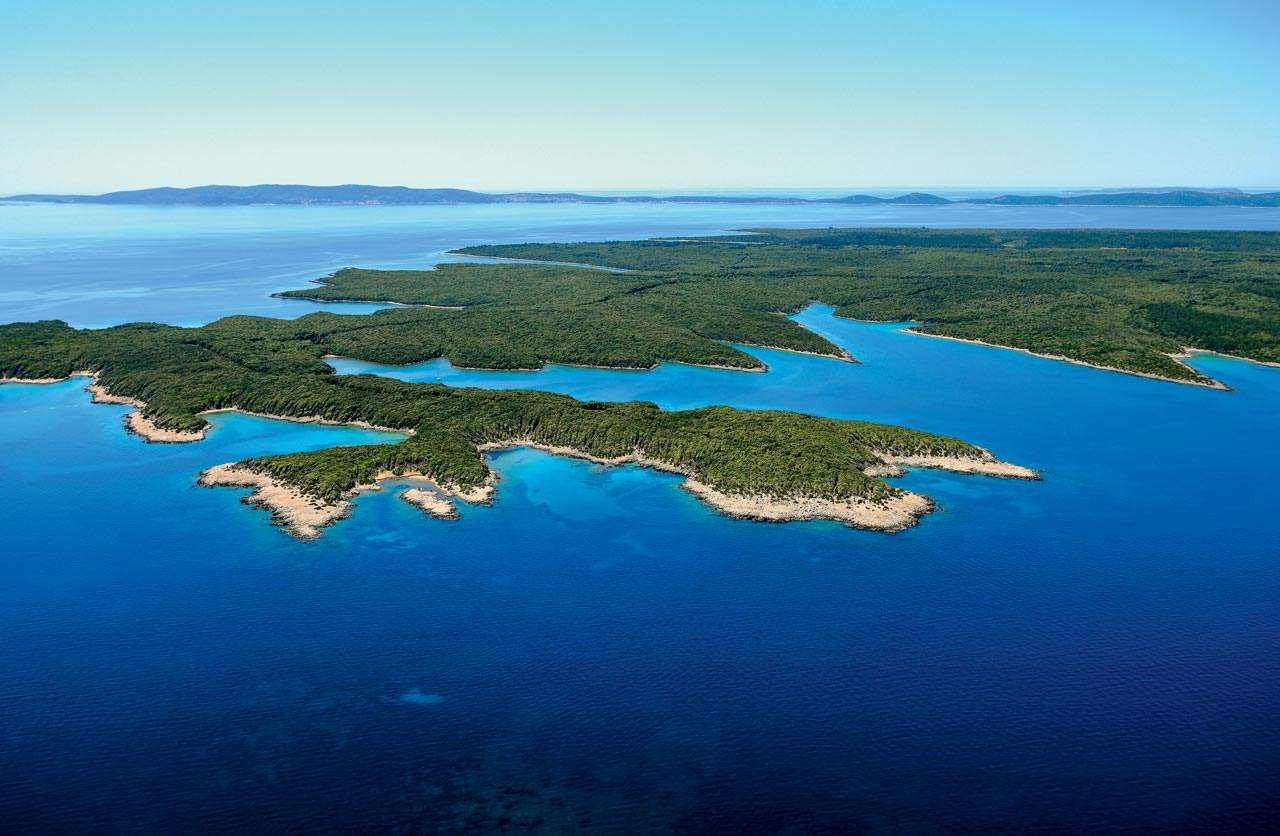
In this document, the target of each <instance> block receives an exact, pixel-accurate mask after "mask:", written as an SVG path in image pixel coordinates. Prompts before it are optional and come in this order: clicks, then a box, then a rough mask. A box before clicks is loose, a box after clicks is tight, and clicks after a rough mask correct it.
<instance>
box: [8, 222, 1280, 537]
mask: <svg viewBox="0 0 1280 836" xmlns="http://www.w3.org/2000/svg"><path fill="white" fill-rule="evenodd" d="M461 252H462V253H463V254H466V255H471V256H482V257H490V258H505V259H521V260H523V261H518V262H510V261H508V262H503V263H484V262H481V261H475V262H466V263H451V264H444V265H440V266H439V267H438V268H436V269H433V270H423V271H375V270H364V269H356V268H350V269H346V270H342V271H339V272H338V273H336V274H334V275H332V276H329V277H326V278H323V279H320V280H318V283H317V284H316V285H315V286H313V287H310V288H306V289H302V290H295V291H289V292H287V293H284V294H281V295H285V296H294V297H303V298H308V299H313V300H330V301H336V300H351V299H361V300H374V301H386V302H394V303H399V305H401V307H396V308H392V309H388V310H383V311H378V312H375V313H372V314H365V315H352V316H343V315H336V314H330V313H323V312H322V313H314V314H310V315H307V316H303V317H301V318H299V319H297V320H277V319H268V318H261V317H244V316H235V317H228V318H226V319H222V320H219V321H217V322H214V323H211V324H209V325H206V326H203V327H199V328H180V327H175V326H168V325H157V324H150V323H135V324H129V325H122V326H117V327H113V328H106V329H100V330H78V329H74V328H71V327H70V326H68V325H67V324H66V323H63V322H59V321H44V322H36V323H18V324H12V325H5V326H0V379H3V380H4V381H5V382H39V381H51V380H58V379H64V378H66V377H68V376H70V375H76V374H82V375H89V376H92V377H93V378H94V383H93V385H92V386H91V389H92V390H93V391H94V393H95V397H96V398H97V399H99V400H106V401H112V402H117V403H128V404H132V405H134V406H135V407H137V410H136V411H135V412H133V413H131V414H130V415H129V416H128V422H129V426H130V427H131V428H132V429H133V430H134V431H136V432H138V433H139V434H141V435H143V436H144V437H147V438H149V439H151V440H154V441H170V442H176V441H193V440H198V439H199V438H201V437H202V436H203V433H204V432H205V430H206V429H207V424H208V422H207V420H206V418H205V415H206V414H207V413H209V412H212V411H218V410H226V409H235V410H241V411H245V412H251V413H257V414H262V415H269V416H275V417H282V418H287V419H290V420H309V421H326V422H335V423H354V424H361V425H368V426H373V427H380V428H386V429H391V430H396V431H400V432H404V433H406V434H407V438H406V439H405V440H404V441H402V442H400V443H398V444H391V445H368V446H351V447H334V448H330V449H327V450H320V451H316V452H310V453H298V454H292V455H281V456H269V457H263V458H255V459H249V460H246V461H243V462H237V463H230V464H226V465H220V466H219V467H215V468H211V469H210V470H208V471H206V472H205V473H204V474H203V475H202V477H201V478H202V481H203V482H204V483H206V484H232V485H243V486H248V487H252V488H254V489H255V493H254V494H253V497H252V499H253V501H256V502H259V503H261V504H264V505H266V506H267V507H269V508H270V509H271V510H272V511H273V512H274V513H275V514H276V516H277V517H278V518H279V519H280V521H281V522H283V523H284V524H285V525H286V526H287V527H288V528H289V530H291V531H292V532H294V533H296V534H299V535H302V536H311V535H314V534H316V533H318V531H319V530H320V528H322V527H323V526H324V525H326V524H327V523H329V522H331V521H333V520H334V519H337V518H339V517H341V516H342V515H343V514H345V513H346V512H347V510H348V509H349V501H350V499H351V497H352V496H353V495H354V494H355V493H357V492H358V491H360V490H364V489H367V488H369V487H371V486H376V485H377V484H378V483H379V482H380V481H382V480H385V479H391V478H398V477H413V478H418V479H422V480H425V481H427V482H430V483H431V486H432V489H431V490H424V489H422V488H416V489H413V490H411V491H408V492H406V494H405V496H406V499H408V500H409V501H412V502H414V503H415V504H417V505H419V507H421V508H422V509H423V510H424V511H426V512H428V513H432V514H436V515H438V516H452V515H453V514H454V512H455V509H454V506H453V503H452V502H451V500H450V498H457V499H462V500H464V501H470V502H483V501H487V500H488V499H489V498H490V497H491V496H492V494H493V484H494V479H495V477H494V474H493V472H492V471H491V469H490V467H489V465H488V462H487V460H486V458H485V452H486V451H488V450H492V449H496V448H501V447H508V446H515V445H530V446H536V447H541V448H544V449H548V450H551V451H553V452H557V453H563V454H567V455H574V456H579V457H582V458H587V459H591V460H594V461H602V462H608V463H622V462H636V463H639V464H642V465H645V466H649V467H654V468H658V469H662V470H667V471H671V472H675V473H679V474H682V475H684V476H685V477H687V479H686V482H685V486H686V487H688V488H689V489H690V490H691V491H693V492H694V493H695V494H696V495H698V496H699V497H700V498H701V499H703V500H704V501H706V502H708V503H709V504H710V505H712V506H713V507H715V508H717V509H719V510H721V511H724V512H726V513H729V514H733V515H737V516H742V517H750V518H756V519H767V520H787V519H813V518H829V519H836V520H840V521H842V522H845V523H847V524H849V525H853V526H857V527H863V528H872V529H882V530H898V529H901V528H904V527H907V526H909V525H912V524H913V523H914V522H915V521H916V520H917V519H918V518H919V517H920V516H921V515H923V514H924V513H927V512H928V511H929V510H930V508H931V503H930V502H929V500H928V499H927V498H926V497H922V496H919V495H916V494H912V493H909V492H907V491H904V490H902V489H900V488H897V487H894V486H891V485H890V484H888V483H886V482H885V481H883V478H884V477H887V476H892V475H895V474H896V473H898V472H900V468H901V467H902V466H931V467H941V468H946V469H951V470H955V471H959V472H966V473H985V474H988V475H993V476H1004V477H1015V478H1035V475H1036V474H1035V473H1034V472H1033V471H1031V470H1028V469H1027V468H1024V467H1019V466H1017V465H1012V464H1008V463H1004V462H1000V461H998V460H997V459H996V458H995V457H994V456H992V455H991V454H990V453H989V452H987V451H986V450H984V449H982V448H980V447H977V446H975V445H973V444H970V443H967V442H965V441H961V440H958V439H954V438H948V437H945V436H939V435H933V434H929V433H923V432H918V431H915V430H910V429H905V428H900V427H892V426H886V425H879V424H870V423H865V422H859V421H847V420H833V419H826V418H818V417H813V416H807V415H799V414H795V413H786V412H774V411H755V410H739V409H732V408H729V407H707V408H703V409H695V410H686V411H673V412H667V411H663V410H660V409H659V408H658V407H657V406H655V405H654V404H651V403H642V402H637V403H591V402H583V401H578V400H575V399H573V398H570V397H567V396H563V395H555V394H548V393H541V392H530V391H490V390H482V389H471V388H453V387H448V386H443V385H438V384H409V383H403V382H399V381H395V380H390V379H386V378H380V377H376V376H368V375H355V376H339V375H336V374H335V373H334V372H333V370H332V368H331V367H330V366H329V365H328V364H327V363H326V362H325V357H326V356H329V355H340V356H346V357H353V358H356V359H361V360H367V361H372V362H378V363H410V362H418V361H422V360H427V359H431V358H436V357H445V358H447V359H448V360H450V361H451V362H452V363H454V364H455V365H458V366H464V367H473V368H485V369H525V368H538V367H541V366H542V365H544V364H545V363H549V362H552V363H565V364H580V365H594V366H607V367H614V368H649V367H652V366H653V365H655V364H656V363H659V362H663V361H675V362H684V363H694V364H699V365H708V366H718V367H726V368H733V369H744V370H751V369H757V370H758V369H760V368H761V363H760V361H759V360H757V359H756V358H755V357H753V356H751V355H750V354H747V353H746V352H743V351H741V350H740V349H738V348H736V347H734V345H732V344H734V343H736V344H747V345H757V346H770V347H775V348H780V349H786V350H792V351H803V352H811V353H815V354H820V355H826V356H831V357H836V358H841V359H852V358H848V357H847V356H846V355H845V354H844V352H843V351H842V350H841V349H840V348H838V347H837V346H835V345H833V344H831V343H830V342H828V341H827V340H825V339H823V338H822V337H820V336H818V335H817V334H815V333H813V332H811V331H808V330H807V329H805V328H803V327H801V326H799V325H797V324H796V323H795V322H793V321H792V320H791V319H789V318H787V317H786V316H784V315H783V314H787V313H793V312H795V311H798V310H799V309H801V308H802V307H803V306H805V305H806V304H808V303H809V302H810V301H813V300H820V301H823V302H827V303H829V304H832V305H835V306H836V307H837V314H838V315H841V316H848V317H855V318H859V319H874V320H894V321H899V320H914V321H916V322H917V323H918V324H917V325H915V327H914V329H915V330H918V331H921V332H923V333H926V334H933V335H939V336H948V337H956V338H961V339H971V340H980V341H983V342H988V343H992V344H996V345H1001V346H1008V347H1012V348H1019V349H1024V350H1027V351H1031V352H1034V353H1038V354H1045V355H1050V356H1056V357H1060V358H1063V359H1068V360H1073V361H1077V362H1083V363H1089V364H1093V365H1098V366H1103V367H1106V368H1111V369H1116V370H1120V371H1126V372H1132V373H1138V374H1148V375H1153V376H1158V377H1162V378H1166V379H1169V380H1175V381H1179V382H1190V383H1200V384H1206V385H1210V384H1213V383H1214V381H1211V380H1209V379H1207V378H1205V377H1204V376H1202V375H1200V374H1199V373H1197V372H1195V371H1194V370H1193V369H1191V368H1190V367H1189V366H1187V365H1185V364H1183V363H1181V362H1179V361H1178V360H1177V359H1176V355H1178V354H1180V353H1182V352H1183V351H1184V350H1185V349H1186V348H1188V347H1192V348H1196V349H1205V350H1213V351H1219V352H1223V353H1228V354H1234V355H1239V356H1242V357H1246V358H1250V359H1254V360H1258V361H1262V362H1277V361H1280V234H1278V233H1238V232H1230V233H1216V232H1208V233H1206V232H1130V231H1108V230H1102V231H1079V230H1060V231H1046V230H1003V231H997V230H914V229H913V230H902V229H861V230H837V229H823V230H753V231H748V232H744V233H741V234H736V235H728V236H720V237H715V238H704V239H685V240H652V241H635V242H611V243H599V244H525V245H509V246H485V247H471V248H468V249H466V250H463V251H461ZM528 262H544V263H528ZM552 262H554V263H552ZM586 264H590V265H597V266H598V267H604V268H610V269H596V268H593V267H586V266H575V265H586Z"/></svg>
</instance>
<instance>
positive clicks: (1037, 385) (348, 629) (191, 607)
mask: <svg viewBox="0 0 1280 836" xmlns="http://www.w3.org/2000/svg"><path fill="white" fill-rule="evenodd" d="M764 224H779V225H788V226H814V225H817V226H826V225H858V224H862V225H947V226H1128V227H1186V228H1229V229H1280V211H1276V210H1244V209H1233V210H1221V209H1206V210H1201V209H1176V210H1161V209H1132V208H1088V207H1070V208H1066V207H1030V208H1016V209H1015V208H995V207H942V208H924V207H889V208H874V209H870V208H861V207H824V208H814V207H784V206H777V207H743V206H632V207H613V206H606V207H592V206H500V207H420V208H374V207H350V208H346V207H344V208H284V207H249V208H232V209H138V208H114V207H65V206H64V207H57V206H13V205H11V206H3V205H0V321H13V320H26V319H38V318H50V317H52V318H64V319H67V320H68V321H70V322H72V323H73V324H77V325H87V326H98V325H105V324H110V323H116V322H122V321H129V320H137V319H148V320H157V321H168V322H175V323H184V324H187V323H199V322H207V321H209V320H212V319H215V318H217V317H219V316H222V315H226V314H231V313H259V314H266V315H272V316H296V315H299V314H302V313H305V312H307V311H310V310H315V309H317V307H318V306H316V305H314V304H311V303H307V302H299V301H287V302H286V301H284V300H276V299H272V298H270V295H269V294H270V293H271V292H273V291H278V290H284V289H288V288H292V287H298V286H300V285H301V284H302V283H304V282H305V281H306V280H308V279H311V278H315V277H317V276H319V275H323V274H325V273H327V272H330V271H332V270H334V269H337V268H339V267H342V266H345V265H348V264H359V265H364V266H379V267H406V266H416V265H421V264H430V263H434V262H437V261H439V260H440V259H441V258H442V253H443V252H444V251H445V250H447V249H450V248H452V247H456V246H460V245H465V244H472V243H481V242H492V241H498V242H505V241H524V240H582V239H611V238H634V237H641V236H648V235H669V234H694V233H712V232H715V231H717V230H720V229H724V228H731V227H742V226H755V225H764ZM326 308H327V309H330V310H339V311H358V310H365V309H368V306H363V307H362V306H354V305H353V306H326ZM797 318H798V320H799V321H800V322H802V323H803V324H805V325H807V326H809V327H811V328H813V329H815V330H817V331H819V332H820V333H822V334H823V335H825V336H827V337H829V338H831V339H832V340H834V341H835V342H837V343H838V344H840V345H842V346H844V347H846V348H847V349H849V350H850V351H851V352H852V353H853V354H854V355H855V356H857V357H858V358H859V359H860V360H861V361H862V365H851V364H846V363H840V362H837V361H832V360H827V359H822V358H814V357H807V356H801V355H794V354H787V353H783V352H775V351H767V350H755V349H750V351H751V352H752V353H753V354H756V355H757V356H759V357H761V358H762V359H763V360H765V361H766V362H767V363H768V364H769V366H770V371H769V373H767V374H745V373H740V372H730V371H716V370H707V369H696V368H690V367H685V366H676V365H670V366H663V367H660V368H659V369H657V370H654V371H651V372H621V371H619V372H614V371H606V370H595V369H570V368H561V367H551V368H549V369H547V370H545V371H542V372H523V373H497V372H472V371H461V370H457V369H453V368H451V367H450V366H449V365H448V364H447V363H445V362H442V361H435V362H430V363H424V364H421V365H418V366H411V367H403V368H397V369H387V368H384V367H376V366H371V365H369V364H365V363H356V362H352V361H335V366H336V367H337V368H338V370H339V371H340V372H344V373H345V372H355V371H374V372H379V373H387V374H393V375H395V376H398V377H402V378H405V379H409V380H439V381H444V382H446V383H450V384H458V385H464V384H465V385H479V386H494V387H505V388H518V387H526V388H541V389H548V390H554V391H559V392H565V393H568V394H572V395H575V396H579V397H584V398H592V399H607V400H624V399H633V398H643V399H649V400H653V401H656V402H657V403H659V404H661V405H662V406H663V407H666V408H684V407H689V406H698V405H703V404H711V403H728V404H733V405H736V406H742V407H753V408H754V407H758V408H784V409H796V410H802V411H805V412H811V413H816V414H821V415H830V416H838V417H856V418H866V419H871V420H879V421H887V422H893V423H902V424H906V425H909V426H912V427H917V428H920V429H925V430H932V431H936V432H943V433H948V434H952V435H957V436H960V437H962V438H965V439H968V440H970V441H973V442H976V443H979V444H982V445H984V446H986V447H989V448H990V449H992V450H993V451H994V452H995V453H996V454H998V455H999V456H1001V457H1002V458H1007V459H1009V460H1011V461H1015V462H1017V463H1019V464H1025V465H1029V466H1033V467H1038V468H1042V469H1043V470H1044V471H1045V479H1044V481H1043V482H1040V483H1026V482H1015V481H1001V480H992V479H985V478H982V477H965V476H957V475H946V474H938V473H929V472H913V473H911V474H909V475H908V476H907V477H905V478H904V479H902V480H900V484H902V485H903V486H905V487H910V488H913V489H916V490H919V491H923V492H925V493H928V494H929V495H931V496H933V497H934V498H935V499H937V500H938V502H939V504H940V506H941V508H940V510H939V512H938V513H935V514H933V515H930V516H928V517H926V518H925V520H924V521H923V523H922V524H921V525H920V526H919V527H917V528H915V529H912V530H910V531H907V532H904V533H901V534H897V535H885V534H876V533H869V532H859V531H853V530H849V529H845V528H842V527H840V526H838V525H835V524H830V523H821V522H819V523H791V524H785V525H769V524H761V523H752V522H743V521H735V520H730V519H727V518H724V517H721V516H719V515H717V514H715V513H714V512H712V511H709V510H708V509H706V508H705V507H704V506H702V505H700V504H699V503H698V502H697V501H696V500H695V499H694V498H692V497H691V496H690V495H688V494H686V493H685V492H683V491H680V490H678V488H677V485H678V483H679V480H678V479H677V478H675V477H672V476H669V475H663V474H656V473H653V472H650V471H646V470H642V469H638V468H634V467H625V468H614V469H607V468H600V467H596V466H593V465H590V464H586V463H583V462H577V461H571V460H566V459H560V458H555V457H552V456H549V455H546V454H543V453H539V452H534V451H528V450H516V451H510V452H505V453H502V454H499V455H497V456H495V457H494V461H495V464H496V466H497V467H498V469H499V471H500V472H501V474H502V481H501V484H500V488H499V492H498V498H497V501H496V503H495V504H494V505H493V506H492V507H477V508H472V507H464V508H463V509H462V512H463V513H462V519H460V520H458V521H456V522H444V521H439V520H434V519H430V518H428V517H426V516H425V515H423V514H422V513H420V512H419V511H417V510H416V509H414V508H412V507H410V506H408V505H407V504H405V503H403V502H400V501H399V500H397V499H396V497H395V493H396V491H395V490H384V491H382V492H380V493H374V494H365V495H362V496H361V497H360V499H359V500H358V502H357V507H356V510H355V513H354V514H353V515H352V516H351V517H350V518H349V519H347V520H344V521H342V522H340V523H338V524H337V525H336V526H334V527H333V528H331V529H329V530H328V531H327V533H326V534H325V535H324V536H323V537H322V538H320V539H319V540H316V541H313V542H306V543H304V542H298V541H296V540H293V539H291V538H289V537H287V536H285V535H283V534H282V533H280V531H279V530H278V529H276V528H273V527H272V526H270V525H269V524H268V522H267V517H266V514H265V513H263V512H261V511H254V510H251V509H249V508H247V507H245V506H244V505H243V504H241V503H240V501H239V500H240V498H241V496H242V495H243V493H244V492H242V491H236V490H228V489H217V490H212V489H204V488H199V487H195V486H194V484H193V483H194V479H195V476H196V474H197V473H198V472H199V471H200V470H201V469H203V468H205V467H208V466H210V465H213V464H218V463H221V462H225V461H230V460H234V459H239V458H244V457H246V456H251V455H260V454H264V453H268V452H281V451H289V450H303V449H314V448H319V447H323V446H329V445H333V444H344V443H345V444H350V443H357V442H369V443H373V442H382V443H385V442H394V441H396V440H397V437H396V436H394V435H388V434H379V433H370V432H365V431H361V430H355V429H345V428H335V427H317V426H307V425H296V424H289V423H285V422H275V421H268V420H263V419H258V418H252V417H248V416H242V415H231V414H221V415H218V416H215V418H214V424H215V428H214V430H213V432H212V433H211V434H210V436H209V438H208V439H207V440H206V441H204V442H201V443H198V444H191V445H146V444H143V443H142V442H141V441H139V440H138V439H137V438H135V437H132V436H130V435H128V434H126V433H125V431H124V429H123V427H122V426H121V420H122V416H123V414H124V413H125V412H126V411H127V410H126V408H124V407H115V406H95V405H91V404H90V403H89V400H88V396H87V395H86V394H85V393H84V392H83V391H82V387H83V381H79V382H76V381H71V382H67V383H61V384H55V385H50V386H8V385H6V386H0V830H12V831H25V832H56V831H68V830H69V831H95V832H122V831H170V832H172V831H181V832H193V831H219V830H276V831H280V830H283V831H304V830H305V831H333V830H352V829H358V830H380V829H394V828H397V827H399V828H401V829H404V830H411V831H412V830H433V829H444V830H457V831H463V830H468V829H498V828H502V827H506V828H510V829H525V828H529V829H532V828H537V829H542V830H550V831H556V830H562V831H573V830H575V829H581V830H589V831H590V830H605V831H641V832H647V831H658V832H661V831H669V830H676V831H686V832H699V833H701V832H714V831H726V832H727V831H740V830H742V829H744V828H749V829H751V830H755V831H761V830H763V831H769V830H774V831H788V832H828V831H847V830H858V829H864V830H872V831H877V830H885V831H903V830H906V831H915V830H921V831H938V830H943V831H965V830H998V831H1009V830H1057V831H1081V832H1083V831H1097V830H1101V829H1114V830H1123V829H1135V830H1172V829H1183V830H1203V831H1218V832H1221V831H1224V830H1236V831H1244V830H1250V829H1262V828H1265V827H1268V826H1271V827H1274V826H1275V825H1276V824H1277V822H1280V721H1277V719H1276V718H1277V717H1280V526H1278V524H1277V517H1278V512H1280V502H1278V501H1277V498H1276V497H1277V492H1276V489H1275V478H1276V477H1275V474H1276V473H1277V472H1280V439H1278V438H1277V435H1276V425H1277V419H1278V416H1280V369H1274V368H1265V367H1261V366H1257V365H1252V364H1248V363H1244V362H1240V361H1234V360H1229V359H1224V358H1219V357H1211V356H1203V357H1200V358H1199V359H1197V360H1196V365H1197V366H1198V367H1200V368H1201V369H1203V370H1204V371H1206V372H1207V373H1209V374H1212V375H1213V376H1215V377H1218V378H1220V379H1222V380H1224V381H1226V382H1227V383H1228V384H1230V385H1231V386H1232V387H1233V389H1234V391H1232V392H1218V391H1211V390H1207V389H1202V388H1198V387H1191V386H1181V385H1176V384H1170V383H1163V382H1159V381H1152V380H1146V379H1140V378H1135V377H1130V376H1126V375H1120V374H1114V373H1108V372H1102V371H1096V370H1092V369H1087V368H1082V367H1077V366H1071V365H1068V364H1064V363H1056V362H1052V361H1047V360H1041V359H1037V358H1032V357H1028V356H1025V355H1022V354H1019V353H1015V352H1011V351H1003V350H998V349H990V348H985V347H981V346H974V345H967V344H961V343H955V342H950V341H945V340H934V339H928V338H924V337H920V336H913V335H908V334H904V333H902V332H901V326H900V325H888V324H875V325H870V324H861V323H854V322H848V321H843V320H838V319H836V318H834V317H833V316H832V315H831V312H830V309H828V308H824V307H821V306H814V307H811V308H809V309H807V310H806V311H805V312H803V313H802V314H800V315H799V316H798V317H797Z"/></svg>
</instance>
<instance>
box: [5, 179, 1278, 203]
mask: <svg viewBox="0 0 1280 836" xmlns="http://www.w3.org/2000/svg"><path fill="white" fill-rule="evenodd" d="M0 200H5V201H14V202H28V203H97V204H108V205H139V206H170V205H185V206H245V205H264V204H265V205H272V204H278V205H295V206H327V205H342V206H346V205H364V204H367V205H374V206H421V205H431V204H443V205H449V204H493V203H596V204H601V203H723V204H757V205H758V204H772V205H786V204H836V205H850V206H859V205H867V206H874V205H880V204H894V205H900V206H945V205H949V204H953V203H960V204H971V205H972V204H987V205H993V206H1166V207H1167V206H1253V207H1277V206H1280V192H1265V193H1249V192H1244V191H1240V190H1236V189H1177V188H1170V189H1130V190H1105V191H1090V192H1082V193H1062V194H1038V195H1029V194H1004V195H999V196H997V197H965V198H956V199H948V198H945V197H939V196H938V195H935V194H928V193H926V192H911V193H908V194H902V195H897V196H895V197H877V196H875V195H869V194H853V195H848V196H845V197H818V198H804V197H788V196H785V195H756V196H753V195H745V194H744V195H714V194H687V195H598V194H580V193H577V192H502V193H486V192H477V191H470V190H468V189H414V188H408V187H406V186H368V185H359V184H349V185H342V186H307V185H278V184H263V185H257V186H196V187H193V188H182V189H180V188H172V187H163V188H154V189H137V190H133V191H117V192H108V193H106V194H98V195H84V194H18V195H10V196H8V197H3V198H0Z"/></svg>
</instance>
